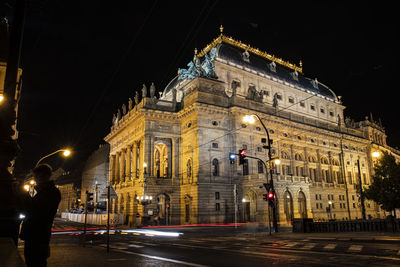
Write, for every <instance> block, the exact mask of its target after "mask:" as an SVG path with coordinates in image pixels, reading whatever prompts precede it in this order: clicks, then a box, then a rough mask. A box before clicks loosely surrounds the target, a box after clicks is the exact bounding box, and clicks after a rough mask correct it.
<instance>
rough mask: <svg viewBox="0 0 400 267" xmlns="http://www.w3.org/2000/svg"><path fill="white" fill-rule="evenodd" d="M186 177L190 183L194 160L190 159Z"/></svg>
mask: <svg viewBox="0 0 400 267" xmlns="http://www.w3.org/2000/svg"><path fill="white" fill-rule="evenodd" d="M186 175H187V178H188V182H189V181H190V178H191V177H192V160H191V159H188V161H187V163H186Z"/></svg>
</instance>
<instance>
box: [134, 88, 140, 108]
mask: <svg viewBox="0 0 400 267" xmlns="http://www.w3.org/2000/svg"><path fill="white" fill-rule="evenodd" d="M133 99H134V100H135V105H137V104H139V92H138V91H136V94H135V97H134V98H133Z"/></svg>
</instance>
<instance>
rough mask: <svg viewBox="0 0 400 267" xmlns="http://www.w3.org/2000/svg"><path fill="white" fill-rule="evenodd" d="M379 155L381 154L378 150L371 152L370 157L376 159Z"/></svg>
mask: <svg viewBox="0 0 400 267" xmlns="http://www.w3.org/2000/svg"><path fill="white" fill-rule="evenodd" d="M380 156H381V153H380V152H379V151H374V152H372V157H373V158H374V159H378V158H379V157H380Z"/></svg>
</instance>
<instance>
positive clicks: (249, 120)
mask: <svg viewBox="0 0 400 267" xmlns="http://www.w3.org/2000/svg"><path fill="white" fill-rule="evenodd" d="M256 118H257V119H258V120H259V121H260V123H261V125H262V126H263V128H264V130H265V133H266V134H267V142H268V143H267V145H266V146H265V148H267V149H268V161H269V162H270V163H269V167H270V169H269V173H270V182H269V184H270V189H271V192H272V193H273V194H274V196H275V195H276V194H275V189H274V180H273V174H272V170H273V166H272V161H271V160H272V151H271V145H272V140H271V139H270V138H269V132H268V130H267V127H265V125H264V123H263V121H262V120H261V118H260V117H259V116H258V115H257V114H252V115H245V116H244V117H243V122H245V123H249V124H254V123H255V122H256ZM279 163H280V161H279ZM272 220H273V226H274V229H275V232H278V221H277V218H276V201H274V203H273V206H272Z"/></svg>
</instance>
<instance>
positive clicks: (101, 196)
mask: <svg viewBox="0 0 400 267" xmlns="http://www.w3.org/2000/svg"><path fill="white" fill-rule="evenodd" d="M100 198H107V187H106V188H104V189H103V191H102V192H101V194H100ZM110 198H113V199H117V198H118V196H117V193H115V190H114V188H113V187H112V186H111V185H110Z"/></svg>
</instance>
